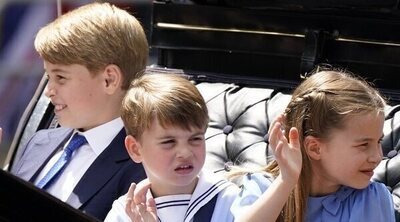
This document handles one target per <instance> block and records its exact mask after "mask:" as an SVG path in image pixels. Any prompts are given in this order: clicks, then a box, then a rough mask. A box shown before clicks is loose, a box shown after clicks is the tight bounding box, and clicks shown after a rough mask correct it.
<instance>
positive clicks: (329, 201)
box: [322, 186, 355, 216]
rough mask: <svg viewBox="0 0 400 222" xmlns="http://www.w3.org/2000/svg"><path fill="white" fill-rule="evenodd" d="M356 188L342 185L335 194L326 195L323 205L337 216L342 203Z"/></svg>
mask: <svg viewBox="0 0 400 222" xmlns="http://www.w3.org/2000/svg"><path fill="white" fill-rule="evenodd" d="M354 191H355V190H354V189H353V188H350V187H346V186H342V187H340V188H339V190H338V191H336V192H335V193H334V194H331V195H328V196H326V198H325V199H324V200H323V201H322V205H323V207H324V208H325V210H326V211H328V212H329V213H330V214H332V215H333V216H335V215H336V214H337V213H338V211H339V208H340V205H341V204H342V202H343V201H344V200H346V199H347V198H348V197H349V196H350V195H351V194H352V193H353V192H354Z"/></svg>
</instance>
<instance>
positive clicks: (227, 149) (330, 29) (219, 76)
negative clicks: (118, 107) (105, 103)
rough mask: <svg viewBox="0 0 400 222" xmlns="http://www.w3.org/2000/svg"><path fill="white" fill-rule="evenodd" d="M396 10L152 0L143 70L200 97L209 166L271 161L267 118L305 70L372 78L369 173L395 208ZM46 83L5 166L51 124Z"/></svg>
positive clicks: (399, 115)
mask: <svg viewBox="0 0 400 222" xmlns="http://www.w3.org/2000/svg"><path fill="white" fill-rule="evenodd" d="M399 11H400V10H399V6H398V2H397V1H390V0H381V1H376V0H374V1H372V0H369V1H356V0H351V1H329V0H327V1H304V2H303V3H299V2H298V1H291V0H285V1H261V0H249V1H239V0H197V1H192V2H189V1H173V0H172V1H171V0H165V1H154V2H153V4H152V5H151V12H152V14H151V23H150V24H148V27H149V30H148V31H149V32H148V35H149V40H150V45H151V52H152V54H151V55H152V56H153V59H154V61H155V63H154V64H152V65H150V66H149V71H150V72H163V73H165V74H168V73H180V74H182V75H185V76H187V77H188V78H189V79H191V80H193V82H194V83H195V84H196V85H197V87H198V88H199V90H200V91H201V93H202V94H203V96H204V98H205V100H206V102H207V104H208V106H209V112H210V118H211V120H210V124H209V128H208V130H207V133H206V137H207V158H206V165H205V168H207V169H210V170H213V171H215V172H224V171H226V170H228V169H229V166H231V165H237V166H245V167H257V166H262V165H264V164H266V163H267V162H268V161H269V160H271V159H272V158H273V155H272V153H271V152H270V150H268V149H267V148H266V143H265V135H266V133H267V131H268V127H269V124H270V123H271V121H272V120H273V119H274V117H275V116H276V115H278V114H279V113H280V112H282V110H283V109H284V108H285V106H286V104H287V103H288V101H289V99H290V93H291V90H292V89H293V88H294V87H295V86H296V85H297V84H298V83H299V82H300V81H301V80H302V78H304V77H305V76H307V75H308V74H309V73H310V72H311V71H312V70H315V69H318V68H324V67H335V68H341V69H345V70H348V71H351V72H353V73H355V74H358V75H361V76H362V77H364V78H366V79H367V80H369V81H372V82H373V83H374V84H375V86H377V87H378V88H379V90H381V92H383V93H384V95H385V96H386V97H387V98H388V101H389V105H388V107H387V113H386V120H385V126H384V134H385V137H384V139H383V143H382V149H383V153H384V156H385V157H384V160H383V161H382V163H381V164H380V166H379V167H378V168H377V170H376V172H375V175H374V180H378V181H381V182H383V183H385V184H386V185H387V187H388V188H389V189H390V191H391V192H392V195H393V198H394V203H395V209H396V213H397V214H399V213H400V196H399V195H400V187H399V186H400V173H399V170H398V169H399V167H400V155H397V152H398V150H399V149H400V129H399V128H400V112H399V110H400V105H399V104H400V88H399V87H398V81H397V79H398V75H399V73H400V72H399V71H400V13H399ZM45 84H46V82H45V80H43V81H42V82H41V84H40V86H39V88H38V90H37V92H36V95H35V96H34V98H33V100H32V102H31V103H30V105H29V107H28V108H27V110H26V112H25V115H24V118H23V119H22V120H21V122H20V125H19V128H18V132H17V134H16V136H15V138H14V142H13V144H12V147H11V150H10V155H9V163H10V165H12V163H13V161H14V160H15V159H17V158H19V155H20V153H21V152H22V151H21V149H20V148H21V147H22V145H23V144H24V143H25V142H26V140H27V139H28V138H29V137H30V136H31V135H32V133H34V132H35V131H37V130H39V129H42V128H49V127H56V126H57V122H56V120H55V119H54V116H53V112H52V110H53V107H52V105H51V104H50V103H49V101H48V100H47V99H46V98H45V97H44V95H43V88H44V86H45ZM260 154H262V155H260ZM399 215H400V214H399ZM399 215H396V216H397V217H399ZM397 220H398V221H400V217H399V218H397Z"/></svg>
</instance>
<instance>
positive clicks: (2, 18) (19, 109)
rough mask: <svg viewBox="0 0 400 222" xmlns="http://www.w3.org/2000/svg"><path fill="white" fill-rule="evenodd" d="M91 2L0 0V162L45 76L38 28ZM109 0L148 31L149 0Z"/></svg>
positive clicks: (81, 0) (86, 0) (0, 162)
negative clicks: (36, 45)
mask: <svg viewBox="0 0 400 222" xmlns="http://www.w3.org/2000/svg"><path fill="white" fill-rule="evenodd" d="M90 2H93V0H92V1H89V0H79V1H78V0H75V1H73V0H35V1H31V0H0V127H1V128H3V138H2V143H1V144H0V165H2V163H3V161H4V159H5V157H6V155H7V151H8V148H9V146H10V145H11V143H12V140H13V137H14V134H15V131H16V129H17V126H18V123H19V121H20V118H21V116H22V114H23V112H24V111H25V108H26V107H27V105H28V103H29V102H30V100H31V98H32V96H33V95H34V93H35V90H36V88H37V86H38V84H39V82H40V80H41V78H42V76H43V62H42V60H41V59H40V58H39V57H38V55H37V53H36V52H35V50H34V47H33V42H34V38H35V35H36V33H37V31H38V30H39V29H40V27H42V26H44V25H46V24H47V23H49V22H50V21H52V20H54V19H55V18H56V17H57V16H58V15H57V14H58V13H62V14H63V13H65V12H67V11H69V10H71V9H73V8H76V7H78V6H80V5H83V4H87V3H90ZM107 2H111V3H113V4H116V5H118V6H120V7H122V8H125V9H127V10H128V11H131V12H132V13H133V14H135V15H136V17H138V19H139V20H140V21H141V22H142V23H143V26H144V27H145V31H146V32H148V31H149V25H150V21H149V19H150V13H149V12H150V11H149V7H148V5H149V4H147V3H149V2H150V1H149V0H124V1H121V0H120V1H107ZM145 2H147V3H145ZM57 3H58V4H59V6H58V7H57ZM60 6H61V7H60ZM139 14H140V15H139Z"/></svg>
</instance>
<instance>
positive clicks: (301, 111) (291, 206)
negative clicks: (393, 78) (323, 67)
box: [265, 70, 386, 222]
mask: <svg viewBox="0 0 400 222" xmlns="http://www.w3.org/2000/svg"><path fill="white" fill-rule="evenodd" d="M385 105H386V102H385V99H384V98H383V97H382V96H381V95H380V93H379V92H378V91H377V90H376V89H375V88H373V87H372V86H371V85H370V84H369V83H367V82H366V81H364V80H363V79H360V78H357V77H356V76H354V75H352V74H350V73H346V72H344V71H332V70H331V71H320V72H317V73H315V74H313V75H311V76H310V77H308V78H307V79H306V80H305V81H304V82H302V83H301V84H300V85H299V86H298V87H297V88H296V90H295V91H294V93H293V95H292V98H291V101H290V102H289V104H288V106H287V107H286V110H285V124H284V127H285V132H286V137H288V133H289V131H290V128H292V127H296V128H297V129H298V131H299V140H300V144H301V151H302V156H303V164H302V170H301V174H300V178H299V181H298V183H297V186H296V187H295V189H294V190H293V191H292V193H291V194H290V196H289V198H288V200H287V202H286V205H285V207H284V208H283V211H282V214H281V215H280V216H279V217H278V220H277V221H285V222H289V221H296V222H301V221H303V220H304V217H305V213H306V209H307V198H308V196H309V192H310V188H311V165H310V160H309V158H308V155H307V154H306V152H305V149H304V143H303V142H304V138H305V137H306V136H314V137H317V138H321V139H328V137H329V136H330V135H331V131H332V130H333V129H341V128H344V127H345V121H346V117H349V116H351V115H359V114H366V113H371V112H376V113H377V114H378V113H382V112H384V108H385ZM265 170H266V171H267V172H269V173H271V174H273V175H274V176H275V177H276V176H277V175H278V174H279V166H278V164H277V163H276V161H272V162H271V164H269V165H268V166H267V167H266V168H265Z"/></svg>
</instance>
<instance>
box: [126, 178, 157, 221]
mask: <svg viewBox="0 0 400 222" xmlns="http://www.w3.org/2000/svg"><path fill="white" fill-rule="evenodd" d="M150 185H151V184H150V182H149V181H148V180H147V179H146V180H143V181H141V182H140V183H139V184H138V185H136V184H135V183H132V184H131V186H130V187H129V190H128V193H127V197H126V205H125V212H126V213H127V214H128V216H129V218H130V219H131V221H132V222H156V221H157V211H156V209H157V208H156V203H155V201H154V199H153V198H152V197H150V198H147V197H146V194H147V192H149V190H150Z"/></svg>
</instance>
